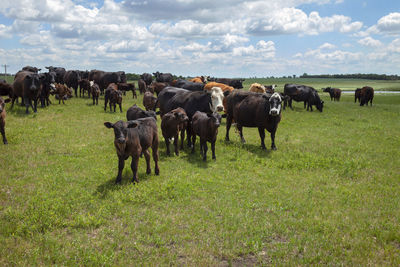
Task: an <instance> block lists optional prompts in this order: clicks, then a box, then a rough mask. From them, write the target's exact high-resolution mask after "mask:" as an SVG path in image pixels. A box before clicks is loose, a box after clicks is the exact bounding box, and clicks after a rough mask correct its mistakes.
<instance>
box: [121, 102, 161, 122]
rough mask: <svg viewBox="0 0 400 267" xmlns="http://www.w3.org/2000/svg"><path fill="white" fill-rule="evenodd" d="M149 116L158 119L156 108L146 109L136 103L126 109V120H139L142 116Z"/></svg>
mask: <svg viewBox="0 0 400 267" xmlns="http://www.w3.org/2000/svg"><path fill="white" fill-rule="evenodd" d="M147 117H153V118H154V119H155V120H157V115H156V112H155V111H154V110H149V111H146V110H143V109H141V108H140V107H138V106H137V105H136V104H134V105H133V106H131V107H130V108H129V109H128V110H127V111H126V120H128V121H132V120H137V119H140V118H147Z"/></svg>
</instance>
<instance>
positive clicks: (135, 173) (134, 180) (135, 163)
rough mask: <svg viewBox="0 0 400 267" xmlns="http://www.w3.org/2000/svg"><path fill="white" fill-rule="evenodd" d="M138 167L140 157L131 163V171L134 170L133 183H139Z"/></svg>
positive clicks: (134, 157) (133, 159)
mask: <svg viewBox="0 0 400 267" xmlns="http://www.w3.org/2000/svg"><path fill="white" fill-rule="evenodd" d="M138 165H139V157H138V156H137V155H136V156H133V157H132V162H131V169H132V173H133V177H132V183H138V182H139V180H138V177H137V170H138Z"/></svg>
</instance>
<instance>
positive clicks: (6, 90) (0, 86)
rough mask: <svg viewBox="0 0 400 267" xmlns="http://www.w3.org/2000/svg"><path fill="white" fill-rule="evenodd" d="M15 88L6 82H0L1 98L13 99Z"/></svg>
mask: <svg viewBox="0 0 400 267" xmlns="http://www.w3.org/2000/svg"><path fill="white" fill-rule="evenodd" d="M12 94H13V88H12V85H11V84H9V83H7V82H6V81H5V80H1V81H0V96H9V97H10V98H11V97H12Z"/></svg>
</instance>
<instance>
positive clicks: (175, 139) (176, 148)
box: [174, 133, 179, 156]
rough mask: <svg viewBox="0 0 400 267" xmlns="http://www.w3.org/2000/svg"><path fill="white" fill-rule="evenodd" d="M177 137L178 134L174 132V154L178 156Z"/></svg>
mask: <svg viewBox="0 0 400 267" xmlns="http://www.w3.org/2000/svg"><path fill="white" fill-rule="evenodd" d="M178 137H179V134H178V133H176V135H175V137H174V147H175V155H177V156H179V150H178Z"/></svg>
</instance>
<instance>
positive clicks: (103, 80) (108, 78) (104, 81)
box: [94, 72, 121, 93]
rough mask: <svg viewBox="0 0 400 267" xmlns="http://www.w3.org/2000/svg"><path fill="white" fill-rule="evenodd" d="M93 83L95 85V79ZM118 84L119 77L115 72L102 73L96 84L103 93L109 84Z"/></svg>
mask: <svg viewBox="0 0 400 267" xmlns="http://www.w3.org/2000/svg"><path fill="white" fill-rule="evenodd" d="M94 82H95V83H97V82H96V79H95V80H94ZM120 82H121V76H120V75H119V74H118V73H117V72H104V73H103V74H102V75H101V76H100V80H99V83H97V84H98V85H99V86H100V91H101V92H102V93H103V92H104V90H105V89H106V88H107V87H108V85H109V84H111V83H115V84H118V83H120Z"/></svg>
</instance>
